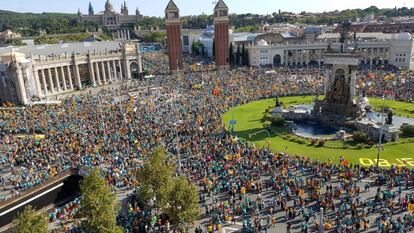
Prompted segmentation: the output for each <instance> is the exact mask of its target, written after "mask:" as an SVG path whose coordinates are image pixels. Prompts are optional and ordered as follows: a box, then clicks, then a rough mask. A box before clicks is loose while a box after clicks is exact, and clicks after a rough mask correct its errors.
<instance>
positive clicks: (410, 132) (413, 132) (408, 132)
mask: <svg viewBox="0 0 414 233" xmlns="http://www.w3.org/2000/svg"><path fill="white" fill-rule="evenodd" d="M401 131H402V133H403V135H404V136H407V137H414V125H407V126H404V127H401Z"/></svg>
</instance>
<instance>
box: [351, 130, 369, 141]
mask: <svg viewBox="0 0 414 233" xmlns="http://www.w3.org/2000/svg"><path fill="white" fill-rule="evenodd" d="M352 138H353V139H354V141H355V142H358V143H365V142H367V141H368V135H367V134H366V133H364V132H362V131H355V132H354V133H353V134H352Z"/></svg>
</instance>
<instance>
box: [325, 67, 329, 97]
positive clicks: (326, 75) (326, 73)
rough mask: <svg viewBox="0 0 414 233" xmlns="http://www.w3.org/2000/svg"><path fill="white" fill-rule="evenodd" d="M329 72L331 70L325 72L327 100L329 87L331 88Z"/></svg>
mask: <svg viewBox="0 0 414 233" xmlns="http://www.w3.org/2000/svg"><path fill="white" fill-rule="evenodd" d="M329 71H330V69H326V70H325V88H324V96H325V99H328V91H329V86H330V83H329V75H330V73H329Z"/></svg>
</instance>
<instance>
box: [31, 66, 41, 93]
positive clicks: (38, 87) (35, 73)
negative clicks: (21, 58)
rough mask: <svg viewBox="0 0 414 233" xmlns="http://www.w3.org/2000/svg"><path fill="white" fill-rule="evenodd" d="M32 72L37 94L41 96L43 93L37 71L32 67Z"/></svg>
mask: <svg viewBox="0 0 414 233" xmlns="http://www.w3.org/2000/svg"><path fill="white" fill-rule="evenodd" d="M33 73H34V78H35V84H36V90H37V95H38V96H39V97H41V96H43V93H42V86H41V85H40V79H39V71H38V70H36V69H34V71H33Z"/></svg>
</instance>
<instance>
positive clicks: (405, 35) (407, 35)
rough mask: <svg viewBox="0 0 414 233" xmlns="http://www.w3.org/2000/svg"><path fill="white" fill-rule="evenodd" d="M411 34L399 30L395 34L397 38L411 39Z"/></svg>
mask: <svg viewBox="0 0 414 233" xmlns="http://www.w3.org/2000/svg"><path fill="white" fill-rule="evenodd" d="M411 39H412V36H411V34H410V33H408V32H401V33H399V34H398V35H397V40H411Z"/></svg>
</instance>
